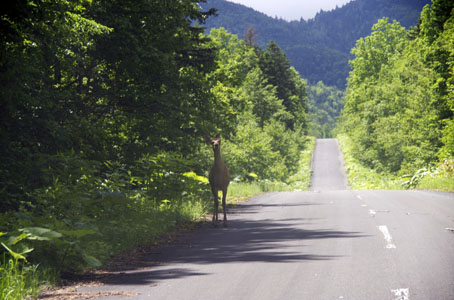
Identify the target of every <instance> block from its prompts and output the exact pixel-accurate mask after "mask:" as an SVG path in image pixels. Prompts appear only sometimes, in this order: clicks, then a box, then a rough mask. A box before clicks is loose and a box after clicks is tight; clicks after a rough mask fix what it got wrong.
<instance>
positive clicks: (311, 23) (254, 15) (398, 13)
mask: <svg viewBox="0 0 454 300" xmlns="http://www.w3.org/2000/svg"><path fill="white" fill-rule="evenodd" d="M429 3H431V1H430V0H355V1H352V2H349V3H348V4H346V5H344V6H342V7H339V8H336V9H334V10H332V11H321V12H320V13H318V14H317V15H316V16H315V18H313V19H310V20H303V19H302V20H300V21H293V22H288V21H285V20H282V19H277V18H272V17H269V16H266V15H265V14H263V13H260V12H257V11H255V10H253V9H251V8H247V7H245V6H243V5H240V4H235V3H231V2H228V1H225V0H208V1H207V3H205V4H203V3H202V6H203V7H204V9H208V8H216V9H217V10H218V16H217V17H213V18H210V19H208V21H207V24H206V25H207V30H208V31H209V30H210V28H219V27H224V28H226V29H227V30H228V31H229V32H232V33H234V34H237V35H238V36H239V37H240V38H243V37H244V35H245V33H246V32H247V30H248V28H250V27H252V28H254V30H255V33H256V39H255V41H256V43H257V44H258V45H259V46H260V47H265V46H266V45H267V44H268V43H269V41H271V40H273V41H275V42H276V43H277V44H278V45H279V46H280V47H281V48H282V49H283V50H284V52H285V53H286V54H287V56H288V58H289V60H290V62H291V64H292V66H294V67H295V69H296V70H297V71H298V72H299V73H300V75H301V76H302V77H303V78H305V79H307V80H308V81H309V83H310V84H316V83H317V82H318V81H323V83H324V84H326V85H328V86H337V87H338V88H339V89H341V90H343V89H344V88H345V86H346V78H347V77H348V73H349V71H350V68H349V65H348V60H349V59H351V58H352V56H351V54H350V49H352V48H353V47H354V46H355V42H356V41H357V40H358V39H359V38H361V37H365V36H367V35H369V34H370V32H371V31H370V30H371V28H372V25H373V24H375V23H376V22H377V20H378V19H381V18H383V17H388V18H389V19H390V20H397V21H399V22H400V24H401V25H402V26H404V27H406V28H410V27H411V26H415V25H416V24H417V20H418V18H419V14H420V12H421V9H422V7H423V6H424V5H426V4H429Z"/></svg>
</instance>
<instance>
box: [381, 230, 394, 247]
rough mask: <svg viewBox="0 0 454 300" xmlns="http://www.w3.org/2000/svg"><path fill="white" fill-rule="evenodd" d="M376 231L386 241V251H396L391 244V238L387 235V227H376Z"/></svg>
mask: <svg viewBox="0 0 454 300" xmlns="http://www.w3.org/2000/svg"><path fill="white" fill-rule="evenodd" d="M378 229H379V230H380V231H381V233H383V236H384V237H385V241H386V247H385V248H386V249H396V245H394V243H393V237H392V236H391V234H390V233H389V230H388V227H386V225H380V226H378Z"/></svg>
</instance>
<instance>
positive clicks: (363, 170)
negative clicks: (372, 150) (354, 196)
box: [337, 135, 405, 190]
mask: <svg viewBox="0 0 454 300" xmlns="http://www.w3.org/2000/svg"><path fill="white" fill-rule="evenodd" d="M337 139H338V141H339V146H340V149H341V152H342V153H343V157H344V161H345V165H344V166H345V171H346V172H347V176H348V185H349V186H350V188H351V189H353V190H393V189H394V190H395V189H402V188H403V187H402V184H403V183H404V181H405V180H404V179H403V178H401V177H398V176H394V175H391V174H381V173H378V172H375V171H374V170H372V169H370V168H367V167H365V166H363V165H362V164H361V163H360V162H358V161H357V160H356V159H355V158H354V157H353V155H352V150H351V149H352V146H353V145H352V143H353V142H352V141H351V140H350V138H349V137H348V136H346V135H338V136H337Z"/></svg>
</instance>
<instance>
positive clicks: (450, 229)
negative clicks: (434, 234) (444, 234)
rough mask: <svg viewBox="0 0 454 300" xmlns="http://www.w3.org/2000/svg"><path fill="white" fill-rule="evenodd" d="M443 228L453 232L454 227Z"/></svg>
mask: <svg viewBox="0 0 454 300" xmlns="http://www.w3.org/2000/svg"><path fill="white" fill-rule="evenodd" d="M445 229H446V230H448V231H452V232H454V228H449V227H447V228H445Z"/></svg>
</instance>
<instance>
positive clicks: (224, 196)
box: [222, 189, 227, 227]
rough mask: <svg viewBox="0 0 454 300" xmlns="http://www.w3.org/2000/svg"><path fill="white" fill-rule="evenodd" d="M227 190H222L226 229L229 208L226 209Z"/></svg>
mask: <svg viewBox="0 0 454 300" xmlns="http://www.w3.org/2000/svg"><path fill="white" fill-rule="evenodd" d="M226 198H227V189H223V190H222V209H223V211H224V227H227V207H226V203H225V201H226Z"/></svg>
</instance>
